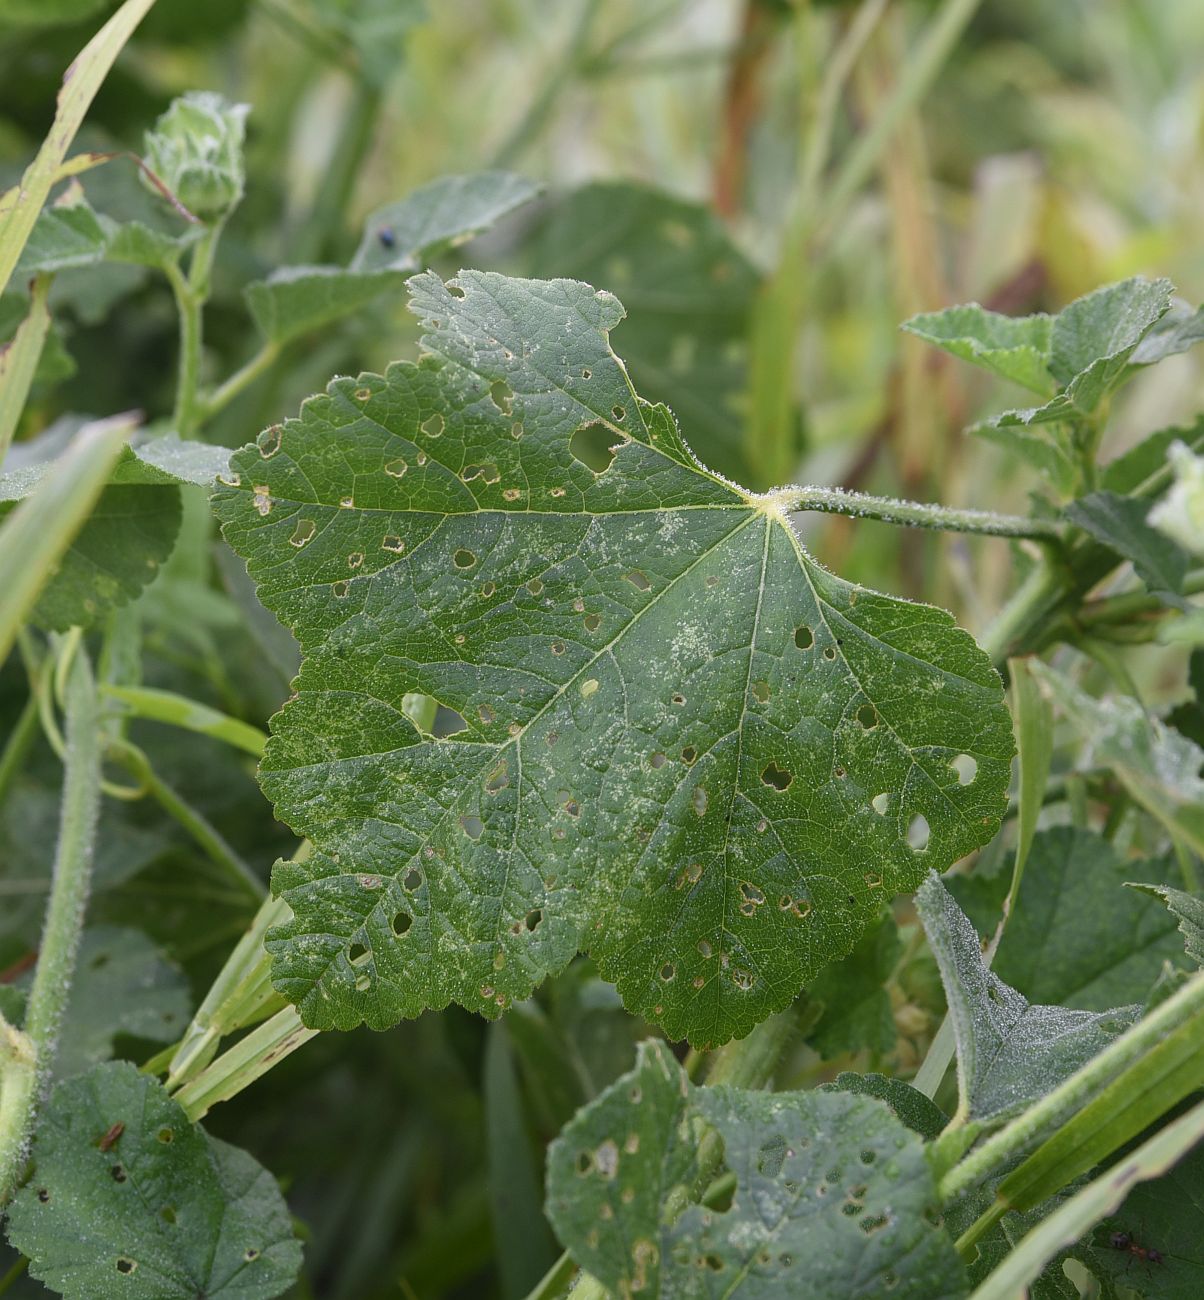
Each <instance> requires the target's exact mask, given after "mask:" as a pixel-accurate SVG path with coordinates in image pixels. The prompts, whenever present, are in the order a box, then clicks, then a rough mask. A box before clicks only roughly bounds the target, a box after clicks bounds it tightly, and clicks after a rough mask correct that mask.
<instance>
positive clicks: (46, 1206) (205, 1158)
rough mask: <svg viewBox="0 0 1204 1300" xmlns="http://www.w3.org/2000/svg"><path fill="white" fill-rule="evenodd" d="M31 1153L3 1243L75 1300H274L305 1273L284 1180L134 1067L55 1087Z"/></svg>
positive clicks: (107, 1069) (106, 1069)
mask: <svg viewBox="0 0 1204 1300" xmlns="http://www.w3.org/2000/svg"><path fill="white" fill-rule="evenodd" d="M119 1125H120V1126H121V1127H120V1128H118V1126H119ZM33 1158H34V1172H33V1176H32V1177H31V1179H30V1181H29V1182H28V1183H27V1184H26V1185H25V1187H24V1188H23V1189H22V1190H21V1191H20V1192H19V1193H18V1195H17V1196H16V1198H15V1199H14V1201H13V1203H12V1205H11V1207H10V1209H9V1222H8V1237H9V1241H10V1242H11V1243H12V1244H13V1245H14V1246H15V1247H16V1248H17V1249H18V1250H20V1251H21V1252H22V1253H23V1254H25V1255H28V1256H29V1260H30V1265H29V1271H30V1273H31V1274H32V1275H33V1276H34V1277H36V1278H39V1279H40V1280H41V1281H43V1282H45V1283H46V1285H47V1286H49V1287H52V1288H53V1289H54V1290H55V1291H57V1292H59V1293H60V1294H61V1295H63V1296H65V1297H67V1300H96V1297H98V1296H123V1297H131V1298H132V1300H175V1298H176V1297H178V1298H179V1300H195V1298H196V1297H197V1296H207V1297H208V1296H212V1297H219V1296H227V1297H230V1298H231V1300H233V1298H234V1297H237V1298H238V1300H270V1297H272V1296H277V1295H280V1294H281V1293H282V1292H283V1291H285V1290H286V1289H287V1288H288V1287H289V1286H290V1285H291V1284H292V1281H293V1279H294V1277H295V1276H296V1273H297V1269H298V1268H299V1266H300V1263H301V1246H300V1243H299V1242H298V1241H296V1239H295V1238H294V1236H293V1229H292V1222H291V1220H290V1218H289V1214H288V1207H287V1206H286V1205H285V1203H284V1199H283V1197H282V1196H281V1195H280V1189H279V1188H278V1187H277V1185H276V1181H275V1179H274V1178H272V1176H271V1174H269V1173H268V1172H267V1171H266V1170H265V1169H263V1168H262V1166H260V1165H259V1164H257V1163H256V1162H255V1161H254V1160H253V1159H252V1158H251V1157H250V1156H249V1155H247V1153H246V1152H245V1151H240V1150H238V1149H237V1148H236V1147H231V1146H227V1145H226V1143H224V1142H218V1141H217V1140H216V1139H214V1138H211V1137H209V1136H208V1134H206V1133H205V1131H204V1130H203V1129H201V1128H198V1127H196V1126H195V1125H193V1124H190V1123H189V1122H188V1120H187V1119H186V1118H185V1115H184V1112H183V1111H182V1110H181V1109H180V1107H179V1106H178V1105H177V1104H176V1103H175V1102H174V1101H172V1100H171V1098H170V1097H168V1095H167V1094H166V1092H164V1090H163V1088H162V1086H161V1085H160V1084H159V1083H158V1082H157V1081H156V1080H155V1079H152V1078H151V1077H150V1076H149V1075H145V1074H140V1073H139V1071H138V1070H137V1069H136V1068H135V1067H134V1066H132V1065H127V1064H124V1063H120V1062H113V1063H110V1064H107V1065H100V1066H97V1067H95V1068H94V1069H93V1070H91V1071H89V1072H88V1073H87V1074H82V1075H77V1076H76V1077H75V1078H73V1079H68V1080H66V1081H65V1082H64V1083H60V1084H59V1085H58V1087H57V1088H56V1089H55V1091H54V1094H53V1095H52V1097H51V1099H50V1102H49V1105H48V1106H47V1108H46V1110H45V1112H44V1113H43V1115H42V1117H41V1122H40V1124H39V1126H38V1132H37V1136H36V1138H35V1141H34V1148H33Z"/></svg>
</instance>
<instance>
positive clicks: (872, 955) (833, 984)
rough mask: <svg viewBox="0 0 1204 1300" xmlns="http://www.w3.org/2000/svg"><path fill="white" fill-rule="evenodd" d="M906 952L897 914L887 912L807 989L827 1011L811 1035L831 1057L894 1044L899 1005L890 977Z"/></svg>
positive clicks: (813, 1042)
mask: <svg viewBox="0 0 1204 1300" xmlns="http://www.w3.org/2000/svg"><path fill="white" fill-rule="evenodd" d="M902 952H903V943H902V940H901V939H900V938H899V931H898V927H897V926H896V925H895V921H894V917H892V916H889V915H888V916H884V917H883V918H882V920H881V921H880V922H879V923H878V924H877V925H875V926H872V927H871V928H870V929H869V930H867V931H866V933H865V934H864V935H863V936H862V939H861V941H860V942H859V943H858V944H857V946H856V948H854V949H853V951H852V952H851V953H849V955H848V956H847V957H845V958H844V959H843V960H841V961H838V962H835V963H834V964H833V965H831V966H829V967H828V969H827V970H825V971H821V972H820V975H819V977H818V978H817V979H815V980H813V981H812V983H811V985H810V986H809V987H808V989H807V996H808V998H809V999H810V1000H811V1001H812V1002H817V1003H819V1004H821V1005H822V1007H823V1013H822V1014H821V1016H820V1018H819V1020H818V1021H817V1022H816V1025H815V1028H814V1029H813V1030H812V1031H811V1032H810V1033H809V1034H808V1036H807V1038H808V1041H809V1042H810V1043H811V1045H812V1046H813V1047H814V1048H815V1049H816V1051H818V1052H819V1053H821V1055H823V1056H825V1057H827V1058H828V1059H829V1060H830V1059H832V1058H833V1057H836V1056H839V1055H840V1054H841V1053H842V1052H856V1051H860V1050H861V1049H862V1048H868V1049H869V1050H870V1051H872V1052H876V1053H885V1052H889V1051H890V1050H891V1048H892V1047H894V1045H895V1040H896V1038H897V1037H898V1030H897V1029H896V1028H895V1015H894V1008H893V1007H892V1005H891V1000H890V992H889V991H888V989H887V988H886V981H887V980H888V979H889V978H890V975H891V972H892V971H893V970H894V968H895V966H896V964H897V963H898V960H899V957H900V956H901V955H902Z"/></svg>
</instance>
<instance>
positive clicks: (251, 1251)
mask: <svg viewBox="0 0 1204 1300" xmlns="http://www.w3.org/2000/svg"><path fill="white" fill-rule="evenodd" d="M242 1257H243V1259H245V1260H246V1261H247V1263H248V1264H251V1263H254V1261H255V1260H257V1259H258V1258H259V1251H258V1250H256V1248H255V1247H254V1246H248V1247H247V1248H246V1250H244V1251H243V1253H242Z"/></svg>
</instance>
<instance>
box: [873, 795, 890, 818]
mask: <svg viewBox="0 0 1204 1300" xmlns="http://www.w3.org/2000/svg"><path fill="white" fill-rule="evenodd" d="M889 805H890V795H889V794H886V793H885V792H883V793H882V794H876V795H874V797H873V798H872V799H871V800H870V807H871V808H872V809H873V810H874V811H875V812H876V813H877V814H878V816H879V817H885V816H886V810H887V808H888V807H889Z"/></svg>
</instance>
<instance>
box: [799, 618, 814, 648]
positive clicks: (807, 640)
mask: <svg viewBox="0 0 1204 1300" xmlns="http://www.w3.org/2000/svg"><path fill="white" fill-rule="evenodd" d="M794 644H795V645H796V646H798V648H799V649H800V650H810V649H811V647H812V646H813V645H814V644H815V637H814V636H813V635H812V634H811V629H810V628H809V627H807V626H806V625H805V624H804V625H803V626H802V627H796V628H795V629H794Z"/></svg>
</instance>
